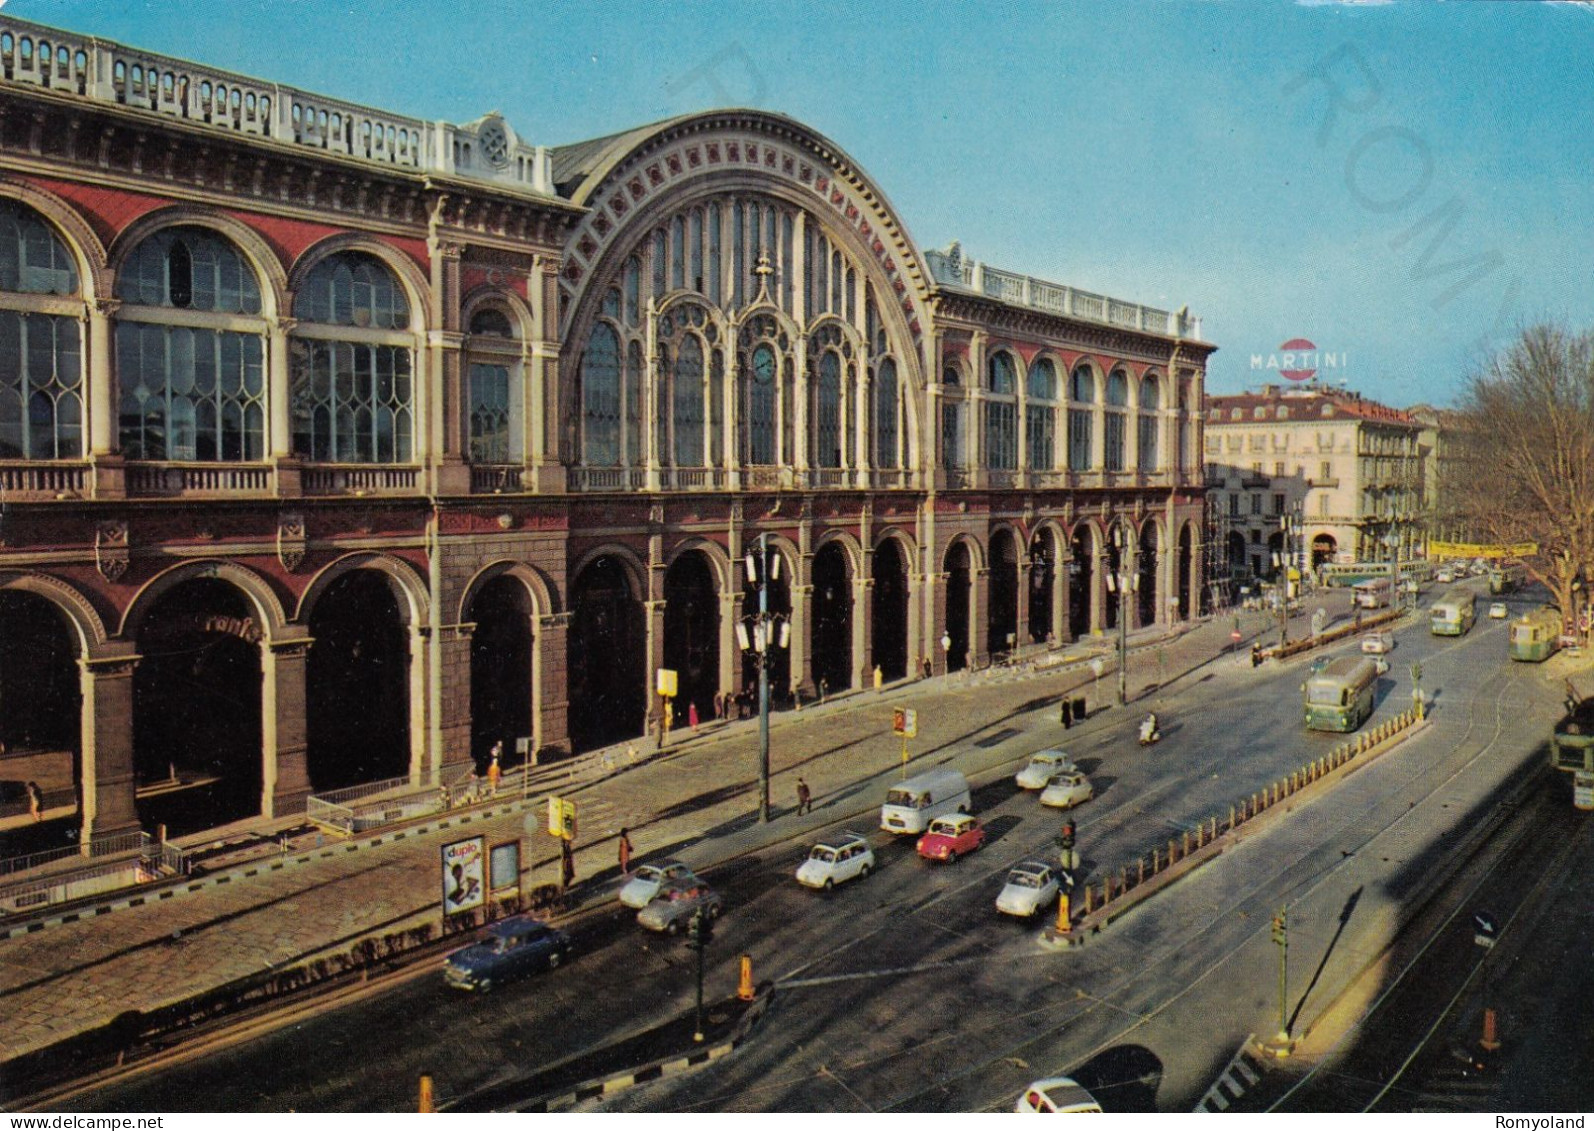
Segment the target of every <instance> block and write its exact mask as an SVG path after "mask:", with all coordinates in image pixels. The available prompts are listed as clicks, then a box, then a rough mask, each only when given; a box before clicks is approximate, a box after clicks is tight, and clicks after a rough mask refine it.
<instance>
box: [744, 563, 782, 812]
mask: <svg viewBox="0 0 1594 1131" xmlns="http://www.w3.org/2000/svg"><path fill="white" fill-rule="evenodd" d="M745 562H746V565H747V583H748V584H749V585H751V586H754V587H755V588H757V590H758V612H757V613H755V614H753V615H751V616H746V617H743V618H742V620H741V622H740V623H738V624H737V626H736V643H737V644H738V645H739V646H740V647H741V649H742V651H743V652H751V653H752V654H753V658H754V660H755V661H756V662H757V664H758V820H759V822H760V823H764V824H767V823H768V822H769V658H770V652H771V651H772V650H773V649H774V648H776V647H781V648H785V647H787V645H788V644H789V643H790V642H791V622H790V621H789V620H788V619H787V618H786V616H784V615H783V614H780V613H771V612H770V611H769V585H770V582H772V581H777V580H779V578H780V554H779V553H778V552H777V553H776V554H775V555H774V556H773V557H771V556H770V553H769V535H768V534H767V533H766V534H760V535H759V536H758V549H757V551H756V552H755V551H753V550H748V551H747V557H746V559H745Z"/></svg>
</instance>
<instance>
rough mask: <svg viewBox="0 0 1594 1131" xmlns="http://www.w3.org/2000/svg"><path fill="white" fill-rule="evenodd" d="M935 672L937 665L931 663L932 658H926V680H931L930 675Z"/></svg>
mask: <svg viewBox="0 0 1594 1131" xmlns="http://www.w3.org/2000/svg"><path fill="white" fill-rule="evenodd" d="M933 671H935V665H934V664H932V663H930V657H929V656H925V657H924V678H925V679H929V678H930V673H931V672H933Z"/></svg>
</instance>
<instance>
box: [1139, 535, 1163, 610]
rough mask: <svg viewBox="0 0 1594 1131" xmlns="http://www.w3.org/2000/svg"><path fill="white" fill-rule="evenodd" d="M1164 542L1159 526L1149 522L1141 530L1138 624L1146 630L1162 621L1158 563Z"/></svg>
mask: <svg viewBox="0 0 1594 1131" xmlns="http://www.w3.org/2000/svg"><path fill="white" fill-rule="evenodd" d="M1161 551H1162V541H1161V537H1160V535H1159V534H1158V533H1157V524H1156V523H1155V522H1148V523H1146V524H1145V525H1144V526H1143V527H1141V528H1140V541H1139V544H1138V545H1137V546H1136V547H1135V578H1136V582H1135V584H1136V590H1135V601H1136V609H1135V612H1136V613H1137V614H1138V620H1137V621H1136V623H1137V624H1138V625H1139V626H1140V627H1142V628H1145V627H1147V626H1149V625H1153V624H1156V623H1157V621H1158V620H1159V619H1160V617H1159V613H1160V612H1161V610H1160V609H1158V608H1157V563H1158V561H1159V559H1160V557H1161Z"/></svg>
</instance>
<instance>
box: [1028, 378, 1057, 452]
mask: <svg viewBox="0 0 1594 1131" xmlns="http://www.w3.org/2000/svg"><path fill="white" fill-rule="evenodd" d="M1028 388H1029V403H1028V404H1027V405H1026V406H1025V408H1024V431H1025V439H1026V443H1027V444H1028V446H1029V451H1027V452H1026V453H1025V456H1026V457H1027V458H1028V460H1029V466H1030V468H1031V469H1032V470H1034V471H1050V470H1051V469H1052V468H1054V467H1055V466H1057V465H1056V463H1055V459H1056V439H1055V437H1056V432H1057V405H1056V401H1057V368H1056V366H1054V365H1053V364H1052V362H1051V359H1050V358H1045V357H1041V358H1036V359H1035V362H1034V363H1033V364H1032V365H1031V366H1030V367H1029V382H1028Z"/></svg>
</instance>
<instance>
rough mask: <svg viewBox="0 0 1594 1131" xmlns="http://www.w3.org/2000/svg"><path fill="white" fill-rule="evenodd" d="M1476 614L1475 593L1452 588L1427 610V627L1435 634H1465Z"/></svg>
mask: <svg viewBox="0 0 1594 1131" xmlns="http://www.w3.org/2000/svg"><path fill="white" fill-rule="evenodd" d="M1477 616H1478V598H1477V595H1476V594H1473V593H1469V592H1467V591H1466V590H1464V589H1454V590H1451V591H1450V593H1448V594H1447V595H1446V596H1445V598H1444V600H1442V601H1435V602H1434V603H1433V607H1432V608H1431V609H1429V610H1428V617H1429V620H1428V627H1429V629H1430V630H1431V631H1432V632H1433V634H1434V635H1435V636H1465V635H1466V634H1467V632H1468V630H1470V629H1471V628H1472V622H1473V621H1474V620H1475V619H1477Z"/></svg>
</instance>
